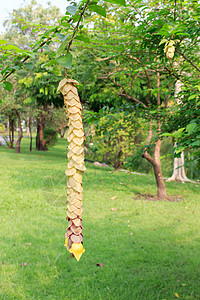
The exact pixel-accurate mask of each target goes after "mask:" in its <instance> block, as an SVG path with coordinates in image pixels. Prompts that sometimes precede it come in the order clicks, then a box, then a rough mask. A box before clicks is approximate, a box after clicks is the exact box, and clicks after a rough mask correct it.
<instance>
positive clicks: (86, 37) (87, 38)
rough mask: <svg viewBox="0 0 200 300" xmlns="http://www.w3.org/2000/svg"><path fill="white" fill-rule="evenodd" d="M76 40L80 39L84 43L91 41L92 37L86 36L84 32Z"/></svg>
mask: <svg viewBox="0 0 200 300" xmlns="http://www.w3.org/2000/svg"><path fill="white" fill-rule="evenodd" d="M75 39H76V40H79V41H82V42H84V43H89V42H90V39H89V37H88V36H85V35H83V34H79V35H77V36H76V37H75Z"/></svg>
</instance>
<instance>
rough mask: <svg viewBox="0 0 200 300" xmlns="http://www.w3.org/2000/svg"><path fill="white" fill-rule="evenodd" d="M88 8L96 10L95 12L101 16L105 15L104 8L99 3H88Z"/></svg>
mask: <svg viewBox="0 0 200 300" xmlns="http://www.w3.org/2000/svg"><path fill="white" fill-rule="evenodd" d="M88 8H89V10H91V11H93V12H96V13H97V14H99V15H101V16H103V17H106V11H105V9H104V8H103V7H102V6H100V5H90V6H88Z"/></svg>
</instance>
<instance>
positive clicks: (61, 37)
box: [56, 33, 68, 42]
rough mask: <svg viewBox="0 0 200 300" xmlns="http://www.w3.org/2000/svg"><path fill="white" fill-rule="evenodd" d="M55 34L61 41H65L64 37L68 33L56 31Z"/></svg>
mask: <svg viewBox="0 0 200 300" xmlns="http://www.w3.org/2000/svg"><path fill="white" fill-rule="evenodd" d="M56 36H57V37H58V38H59V39H60V40H61V41H63V42H64V41H65V40H66V38H67V37H68V35H64V34H62V33H56Z"/></svg>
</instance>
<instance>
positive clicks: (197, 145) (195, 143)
mask: <svg viewBox="0 0 200 300" xmlns="http://www.w3.org/2000/svg"><path fill="white" fill-rule="evenodd" d="M191 146H196V147H199V146H200V140H198V141H195V142H193V143H192V144H191Z"/></svg>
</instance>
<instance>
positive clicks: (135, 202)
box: [0, 139, 200, 300]
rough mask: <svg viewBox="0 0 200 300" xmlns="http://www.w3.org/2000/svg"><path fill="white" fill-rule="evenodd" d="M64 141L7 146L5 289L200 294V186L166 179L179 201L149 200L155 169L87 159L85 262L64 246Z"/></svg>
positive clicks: (0, 155)
mask: <svg viewBox="0 0 200 300" xmlns="http://www.w3.org/2000/svg"><path fill="white" fill-rule="evenodd" d="M65 149H66V144H65V141H64V140H62V141H60V142H59V144H58V145H57V146H55V147H54V148H53V149H50V150H49V151H48V152H45V153H44V152H37V151H33V152H32V153H29V152H28V139H23V143H22V153H21V154H15V153H14V150H8V149H6V148H5V147H0V166H1V168H0V176H1V180H0V207H1V213H0V235H1V243H0V251H1V280H0V299H64V300H67V299H69V300H79V299H80V300H84V299H86V300H90V299H91V300H94V299H120V300H129V299H130V300H135V299H139V300H140V299H141V300H155V299H162V300H164V299H166V300H171V299H176V296H175V294H176V293H177V294H178V295H177V296H179V299H191V300H192V299H200V285H199V279H200V236H199V228H200V193H199V190H200V186H199V185H197V184H191V183H186V184H181V183H167V190H168V194H169V195H177V201H175V202H167V201H159V202H158V201H148V200H147V199H145V198H142V197H139V196H138V195H139V194H144V193H150V194H153V195H155V194H156V187H155V180H154V177H153V175H147V176H138V175H129V174H127V173H123V172H114V171H112V169H107V168H103V169H100V168H98V167H94V166H93V165H91V164H87V171H86V172H85V174H84V213H83V220H84V248H85V249H86V252H85V253H84V254H83V256H82V258H81V260H80V261H79V262H77V261H76V260H75V259H72V258H70V257H69V253H68V251H67V250H66V248H65V247H64V246H63V245H64V234H65V228H66V226H67V222H66V220H65V218H66V205H65V202H66V187H65V183H66V176H65V174H64V171H65V169H66V166H67V162H66V152H65ZM111 198H112V199H111ZM111 208H116V209H117V210H116V211H112V210H111ZM27 243H28V244H27ZM29 243H31V244H29ZM25 263H26V264H25ZM98 263H103V264H104V265H103V267H99V266H97V265H96V264H98ZM24 264H25V265H24Z"/></svg>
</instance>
